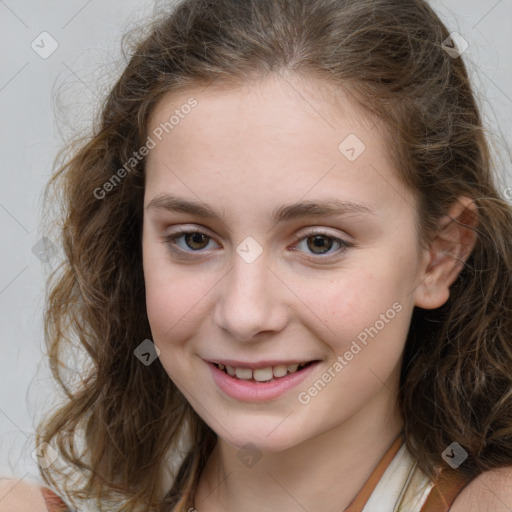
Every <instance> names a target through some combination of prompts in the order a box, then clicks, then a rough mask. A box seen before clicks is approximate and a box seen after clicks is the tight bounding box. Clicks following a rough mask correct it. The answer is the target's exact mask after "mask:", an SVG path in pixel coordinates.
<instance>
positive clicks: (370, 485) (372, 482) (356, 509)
mask: <svg viewBox="0 0 512 512" xmlns="http://www.w3.org/2000/svg"><path fill="white" fill-rule="evenodd" d="M403 443H404V435H403V432H400V434H398V436H397V438H396V439H395V440H394V441H393V443H392V444H391V446H390V447H389V448H388V449H387V451H386V453H385V454H384V455H383V456H382V458H381V459H380V461H379V462H378V464H377V466H375V469H374V470H373V471H372V473H371V474H370V476H369V477H368V479H367V480H366V482H365V483H364V485H363V487H361V489H360V491H359V492H358V493H357V494H356V496H355V498H354V499H353V500H352V501H351V502H350V504H349V506H348V507H347V508H346V509H345V510H344V511H343V512H362V510H363V509H364V506H365V505H366V503H367V501H368V500H369V499H370V496H371V495H372V493H373V491H374V490H375V487H376V486H377V484H378V483H379V481H380V479H381V478H382V475H383V474H384V472H385V471H386V469H387V468H388V466H389V464H390V463H391V461H392V460H393V459H394V458H395V455H396V454H397V453H398V450H400V448H401V446H402V444H403Z"/></svg>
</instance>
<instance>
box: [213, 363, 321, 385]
mask: <svg viewBox="0 0 512 512" xmlns="http://www.w3.org/2000/svg"><path fill="white" fill-rule="evenodd" d="M317 362H318V360H313V361H306V362H300V363H292V364H277V365H274V366H266V367H265V368H247V367H239V366H231V365H227V364H221V363H215V362H212V363H210V364H212V365H213V366H215V367H216V368H218V369H219V370H220V371H222V372H224V373H225V374H227V375H229V376H230V377H233V378H234V379H237V380H242V381H247V382H262V383H268V382H274V381H278V380H280V379H282V378H284V377H286V376H287V375H290V374H294V373H300V372H302V371H303V370H304V369H305V368H307V367H309V366H311V365H313V364H315V363H317Z"/></svg>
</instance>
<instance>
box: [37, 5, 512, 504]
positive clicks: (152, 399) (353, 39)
mask: <svg viewBox="0 0 512 512" xmlns="http://www.w3.org/2000/svg"><path fill="white" fill-rule="evenodd" d="M147 28H148V31H147V33H146V34H145V35H144V38H143V39H142V40H141V41H140V42H139V43H137V45H136V46H135V47H134V48H133V49H132V50H131V53H130V56H129V62H128V64H127V66H126V68H125V70H124V72H123V73H122V75H121V77H120V78H119V79H118V81H117V83H116V84H115V86H114V87H113V88H112V90H111V91H110V93H109V94H108V97H107V98H106V101H105V102H104V104H103V107H102V111H101V117H100V118H99V119H98V122H97V124H96V127H95V129H94V131H93V133H92V135H91V136H90V137H89V138H88V139H86V140H82V141H81V142H80V143H79V144H78V145H75V146H73V147H72V148H71V154H70V155H69V156H66V157H65V158H64V161H63V162H61V161H58V163H57V165H56V171H55V173H54V175H53V176H52V179H51V180H50V182H49V183H48V190H47V192H50V191H53V195H52V196H51V200H52V201H56V202H57V203H58V204H60V205H61V206H62V211H61V212H60V213H59V219H60V221H61V224H60V225H59V230H60V231H59V236H60V238H61V240H62V247H63V249H64V259H63V262H62V264H61V267H60V268H59V269H58V271H56V272H55V273H54V274H53V275H52V276H50V278H49V282H48V290H49V293H48V297H47V307H46V316H45V336H46V342H47V348H48V353H49V360H50V364H51V369H52V372H53V374H54V377H55V378H56V379H57V381H58V382H59V383H60V385H61V386H62V388H63V390H64V392H65V394H66V397H65V400H64V402H63V403H62V404H60V405H59V407H58V408H57V409H56V410H55V411H53V412H52V413H51V414H49V415H48V416H47V417H46V418H45V420H44V421H43V422H42V423H41V424H40V425H39V427H38V431H37V439H36V442H37V444H39V443H41V442H43V441H45V442H48V443H51V444H52V445H53V446H54V447H55V448H56V449H57V450H58V452H59V455H60V458H59V460H58V461H57V462H55V463H54V464H52V465H51V466H50V467H48V468H47V469H41V472H42V475H43V478H44V479H45V481H46V482H47V483H48V484H50V485H52V486H54V487H55V488H57V489H60V490H62V494H63V495H66V496H67V497H68V498H69V499H70V500H71V501H72V502H75V500H76V501H77V502H79V501H80V500H85V499H94V500H96V506H97V507H98V508H99V509H100V510H105V509H108V510H109V511H115V510H121V509H122V510H123V511H129V512H131V511H142V510H158V511H164V510H167V511H170V510H175V511H176V512H181V511H186V510H188V509H189V507H192V506H193V505H192V503H193V495H194V491H195V489H196V486H197V483H198V479H199V476H200V473H201V470H202V468H203V467H204V465H205V462H206V460H207V458H208V456H209V454H210V452H211V450H212V448H213V446H214V445H215V442H216V435H215V434H214V432H213V431H212V430H211V429H210V428H209V427H208V426H207V425H206V424H205V422H204V421H203V420H202V419H201V418H200V417H199V416H198V415H197V414H196V413H195V412H194V410H193V409H192V408H191V406H190V405H189V404H188V403H187V401H186V400H185V398H184V397H183V395H182V394H181V393H180V391H179V390H178V389H177V388H176V386H175V385H174V384H173V382H172V381H171V379H170V378H169V376H168V375H167V373H166V372H165V370H164V369H163V367H162V365H161V364H160V362H159V360H158V359H157V360H156V361H155V362H154V363H153V364H152V365H151V366H149V367H148V366H145V365H143V364H141V362H140V361H139V360H138V359H137V358H136V357H135V356H134V349H135V348H136V347H137V346H138V345H139V344H140V343H141V341H142V340H144V339H147V338H151V330H150V326H149V323H148V318H147V315H146V304H145V290H144V276H143V271H142V250H141V231H142V218H143V195H144V159H141V160H140V161H137V165H135V166H134V167H133V168H132V169H131V170H130V172H128V173H127V175H126V176H125V177H123V179H122V180H120V182H119V183H117V184H116V186H114V187H112V190H109V191H108V193H106V195H105V197H103V198H101V199H98V197H97V196H98V194H97V193H96V194H95V191H97V190H98V189H100V188H102V187H103V186H104V184H105V183H106V182H107V181H108V180H110V179H111V178H112V176H113V175H114V174H116V172H117V171H118V169H120V168H122V167H123V165H124V164H125V163H126V162H128V161H129V160H130V158H132V156H133V152H134V151H135V150H136V149H137V148H140V147H142V146H143V145H144V144H145V142H146V140H147V137H148V128H147V124H148V119H149V116H150V114H151V113H152V112H153V110H154V108H155V105H156V104H157V102H158V101H159V100H160V99H161V98H162V97H163V96H164V95H169V94H172V93H174V92H176V93H178V92H183V91H187V90H191V88H194V90H197V87H203V86H204V87H213V86H222V87H229V86H237V85H244V84H248V83H253V82H255V81H257V80H259V79H261V78H263V77H265V76H268V75H269V74H280V73H283V72H287V73H290V72H291V73H295V74H297V75H301V76H303V77H308V78H314V79H319V80H323V81H325V83H326V84H327V83H329V84H331V85H333V86H334V87H342V88H344V90H346V91H349V92H350V93H351V94H352V96H353V97H354V98H355V99H357V101H359V102H360V103H361V104H362V105H363V106H364V107H365V108H366V109H367V110H368V112H369V114H370V113H371V114H373V115H375V116H377V118H378V119H379V120H380V121H379V123H381V128H383V132H384V134H385V135H386V139H387V141H386V142H387V144H388V147H389V154H390V158H391V159H392V161H393V164H394V166H395V168H396V172H397V173H398V174H399V175H400V176H401V178H402V180H403V182H404V183H405V184H406V185H407V186H409V187H410V188H411V190H413V191H414V193H415V194H416V196H417V198H418V204H419V207H418V211H417V218H418V230H419V235H420V239H421V242H422V243H423V244H427V243H428V241H429V240H431V238H432V236H433V235H434V234H435V232H436V228H437V227H438V222H439V220H440V219H441V218H442V217H443V216H444V215H446V213H447V212H448V210H449V208H450V206H451V205H453V204H454V203H455V201H456V200H457V198H458V197H460V196H467V197H469V198H470V199H472V200H473V201H474V203H475V205H476V206H477V211H478V217H479V224H478V226H477V228H476V232H477V241H476V245H475V247H474V249H473V251H472V253H471V255H470V256H469V258H468V260H467V261H466V264H465V266H464V268H463V270H462V271H461V273H460V274H459V276H458V278H457V280H456V282H455V283H454V284H453V285H452V287H451V293H450V297H449V300H448V301H447V302H446V304H444V305H443V306H442V307H440V308H438V309H435V310H428V311H427V310H422V309H420V308H416V309H415V310H414V312H413V316H412V323H411V327H410V332H409V335H408V339H407V341H406V347H405V357H404V362H403V367H402V374H401V388H400V396H399V402H400V404H401V411H402V414H403V418H404V422H405V427H404V432H405V439H406V443H407V447H408V448H409V450H410V451H411V453H412V455H413V456H414V457H415V458H416V459H417V460H418V463H419V465H420V467H421V468H422V469H423V470H424V471H425V472H426V473H427V474H428V475H430V476H433V475H435V474H436V472H437V471H438V469H439V468H440V467H442V465H443V461H442V458H441V453H442V452H443V450H444V449H445V448H446V447H447V446H448V445H449V444H450V443H451V442H453V441H457V442H458V443H459V444H460V445H461V446H462V447H464V448H465V449H466V451H467V452H468V453H469V454H470V457H469V458H468V459H467V460H466V461H465V462H464V464H463V465H462V466H460V468H459V471H461V472H462V473H463V474H464V475H465V477H466V478H467V479H473V478H475V477H476V476H477V475H478V474H480V473H482V472H483V471H486V470H489V469H492V468H498V467H501V466H506V465H511V464H512V256H511V243H512V211H511V207H510V205H509V204H508V203H507V202H506V201H505V199H504V198H503V197H502V195H501V194H500V192H499V191H498V186H497V184H496V183H497V178H496V176H494V175H493V172H492V169H493V164H492V159H491V155H490V150H489V145H488V142H487V140H486V135H485V132H484V129H483V127H482V120H481V116H480V113H479V108H478V105H477V103H476V101H475V97H474V94H473V92H472V89H471V85H470V81H469V79H468V74H467V70H466V67H465V64H464V62H463V59H462V57H459V58H453V57H451V56H450V55H449V54H448V53H447V51H445V49H444V48H443V41H445V40H446V39H447V38H448V36H449V32H448V30H447V29H446V27H445V26H444V25H443V23H442V22H441V21H440V19H439V18H438V16H437V15H436V14H435V13H434V11H433V10H432V9H431V8H430V7H429V6H428V5H427V4H426V3H425V2H424V1H423V0H403V1H401V2H397V1H396V0H215V1H212V0H184V1H181V2H178V3H177V4H176V5H175V6H173V7H172V9H171V8H170V9H169V12H165V13H162V15H161V16H158V17H156V18H155V20H154V22H153V23H151V24H150V25H149V26H148V27H147ZM103 190H104V189H103ZM52 204H53V203H52ZM76 347H77V348H82V349H85V351H86V354H87V362H88V364H84V366H83V367H80V369H79V371H78V370H77V371H75V372H74V373H73V375H72V376H73V377H75V379H74V382H71V380H72V379H71V380H70V376H69V375H67V376H66V375H65V367H64V366H63V361H64V359H65V355H64V354H65V353H66V351H67V350H68V349H70V350H74V349H75V348H76ZM187 436H188V438H187ZM184 439H188V443H189V444H187V443H185V444H183V443H184V441H183V440H184ZM190 443H191V444H190ZM79 448H81V449H79ZM170 460H172V461H176V460H178V461H179V462H178V463H177V467H176V468H174V469H175V471H174V473H172V474H171V478H170V477H168V476H166V471H167V468H168V467H169V464H170V462H169V461H170ZM171 469H172V468H171ZM77 475H79V477H77ZM169 489H170V490H169ZM105 507H106V508H105Z"/></svg>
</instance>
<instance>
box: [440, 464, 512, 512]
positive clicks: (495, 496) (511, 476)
mask: <svg viewBox="0 0 512 512" xmlns="http://www.w3.org/2000/svg"><path fill="white" fill-rule="evenodd" d="M511 510H512V466H509V467H505V468H499V469H493V470H491V471H486V472H485V473H482V474H481V475H479V476H478V477H476V478H475V479H474V480H472V481H471V482H470V483H469V484H468V485H467V486H466V487H465V488H464V489H463V490H462V491H461V492H460V494H459V495H458V496H457V499H456V500H455V501H454V503H453V505H452V507H451V508H450V512H486V511H489V512H491V511H492V512H510V511H511Z"/></svg>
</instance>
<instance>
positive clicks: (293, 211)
mask: <svg viewBox="0 0 512 512" xmlns="http://www.w3.org/2000/svg"><path fill="white" fill-rule="evenodd" d="M145 209H157V210H164V211H169V212H181V213H190V214H192V215H197V216H200V217H205V218H211V219H216V220H219V221H222V216H223V211H224V210H222V211H220V210H217V209H216V208H214V207H213V206H210V205H207V204H205V203H202V202H200V201H195V200H189V199H183V198H180V197H176V196H172V195H168V194H161V195H158V196H156V197H154V198H153V199H152V200H151V201H150V202H149V203H148V204H147V206H146V207H145ZM332 215H339V216H349V215H375V216H377V211H376V210H375V209H373V208H371V207H370V206H369V205H366V204H364V203H361V202H358V201H356V202H352V201H342V200H340V199H337V198H328V199H323V200H319V201H306V202H297V203H293V204H288V205H282V206H280V207H278V208H276V209H274V210H273V211H272V220H273V222H274V223H278V222H283V221H287V220H292V219H296V218H301V217H328V216H332Z"/></svg>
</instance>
